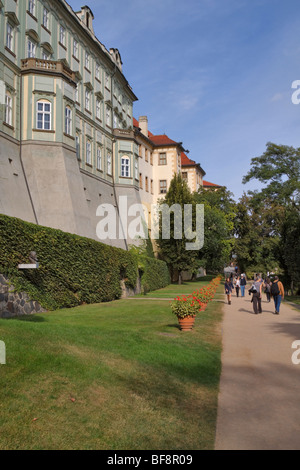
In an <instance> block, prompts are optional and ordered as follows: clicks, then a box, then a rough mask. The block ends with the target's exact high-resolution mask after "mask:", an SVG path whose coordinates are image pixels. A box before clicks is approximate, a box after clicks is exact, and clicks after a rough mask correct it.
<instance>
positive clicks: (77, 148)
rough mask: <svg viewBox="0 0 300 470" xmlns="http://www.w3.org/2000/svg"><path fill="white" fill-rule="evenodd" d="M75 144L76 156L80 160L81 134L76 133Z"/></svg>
mask: <svg viewBox="0 0 300 470" xmlns="http://www.w3.org/2000/svg"><path fill="white" fill-rule="evenodd" d="M75 144H76V157H77V158H78V160H80V137H79V134H76V137H75Z"/></svg>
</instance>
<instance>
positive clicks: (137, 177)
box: [134, 158, 139, 180]
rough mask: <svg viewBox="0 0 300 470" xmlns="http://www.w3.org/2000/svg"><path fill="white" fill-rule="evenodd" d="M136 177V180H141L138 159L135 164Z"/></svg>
mask: <svg viewBox="0 0 300 470" xmlns="http://www.w3.org/2000/svg"><path fill="white" fill-rule="evenodd" d="M134 176H135V179H136V180H138V179H139V162H138V160H137V158H136V159H135V162H134Z"/></svg>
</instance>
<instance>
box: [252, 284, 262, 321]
mask: <svg viewBox="0 0 300 470" xmlns="http://www.w3.org/2000/svg"><path fill="white" fill-rule="evenodd" d="M253 288H254V289H255V292H253V296H252V302H253V311H254V313H255V314H256V315H257V314H258V313H262V308H261V291H262V280H261V279H260V278H259V277H257V278H256V280H255V281H254V284H253Z"/></svg>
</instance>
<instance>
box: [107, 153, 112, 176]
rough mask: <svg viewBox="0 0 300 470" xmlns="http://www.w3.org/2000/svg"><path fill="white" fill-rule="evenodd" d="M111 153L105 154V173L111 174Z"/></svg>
mask: <svg viewBox="0 0 300 470" xmlns="http://www.w3.org/2000/svg"><path fill="white" fill-rule="evenodd" d="M111 163H112V162H111V153H108V154H107V174H108V175H111V174H112V164H111Z"/></svg>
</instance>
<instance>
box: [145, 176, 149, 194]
mask: <svg viewBox="0 0 300 470" xmlns="http://www.w3.org/2000/svg"><path fill="white" fill-rule="evenodd" d="M145 189H146V191H147V193H148V192H149V180H148V176H146V177H145Z"/></svg>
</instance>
